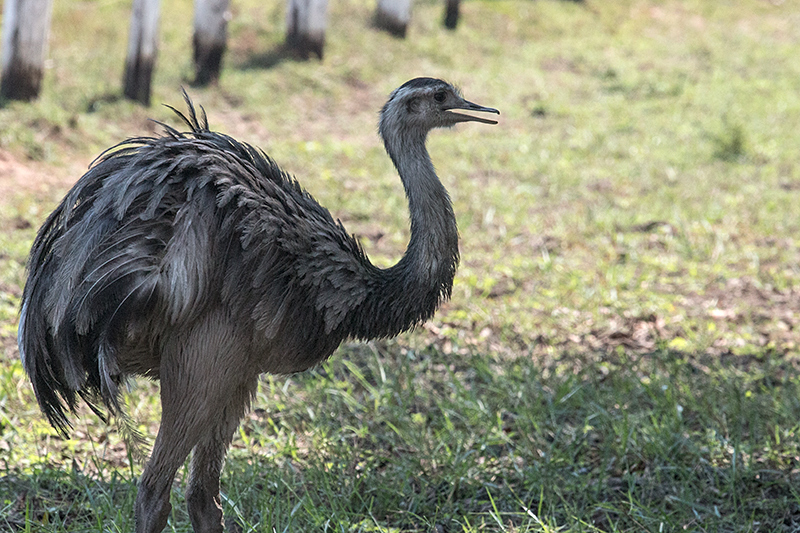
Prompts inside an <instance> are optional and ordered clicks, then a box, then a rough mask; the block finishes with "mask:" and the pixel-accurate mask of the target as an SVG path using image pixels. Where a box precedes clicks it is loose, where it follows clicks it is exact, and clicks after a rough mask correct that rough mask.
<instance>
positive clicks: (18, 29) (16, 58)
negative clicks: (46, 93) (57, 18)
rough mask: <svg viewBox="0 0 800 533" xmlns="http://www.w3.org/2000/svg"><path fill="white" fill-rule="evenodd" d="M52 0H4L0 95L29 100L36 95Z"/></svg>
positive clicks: (48, 29) (42, 66)
mask: <svg viewBox="0 0 800 533" xmlns="http://www.w3.org/2000/svg"><path fill="white" fill-rule="evenodd" d="M51 12H52V0H5V4H4V5H3V40H2V45H3V57H2V75H1V79H0V96H2V97H3V98H8V99H11V100H33V99H34V98H36V97H38V96H39V90H40V89H41V86H42V77H43V74H44V58H45V55H46V54H47V36H48V34H49V32H50V14H51Z"/></svg>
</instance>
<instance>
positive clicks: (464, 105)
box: [446, 100, 500, 124]
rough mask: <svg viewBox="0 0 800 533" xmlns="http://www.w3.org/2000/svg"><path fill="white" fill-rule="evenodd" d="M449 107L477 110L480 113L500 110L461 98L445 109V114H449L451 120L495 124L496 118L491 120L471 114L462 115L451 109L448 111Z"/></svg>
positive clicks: (497, 112)
mask: <svg viewBox="0 0 800 533" xmlns="http://www.w3.org/2000/svg"><path fill="white" fill-rule="evenodd" d="M450 109H464V110H466V111H478V112H480V113H495V114H497V115H499V114H500V111H498V110H497V109H494V108H492V107H483V106H482V105H478V104H473V103H472V102H468V101H466V100H461V101H460V102H459V103H457V104H455V105H454V106H452V107H449V108H448V109H447V110H446V113H447V116H449V117H450V118H451V119H452V120H453V122H480V123H482V124H497V121H496V120H491V119H488V118H483V117H474V116H472V115H463V114H461V113H453V112H452V111H449V110H450Z"/></svg>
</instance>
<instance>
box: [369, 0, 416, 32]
mask: <svg viewBox="0 0 800 533" xmlns="http://www.w3.org/2000/svg"><path fill="white" fill-rule="evenodd" d="M410 20H411V0H378V8H377V10H376V11H375V25H376V26H378V27H379V28H380V29H382V30H386V31H388V32H389V33H391V34H392V35H396V36H398V37H405V36H406V30H407V29H408V23H409V21H410Z"/></svg>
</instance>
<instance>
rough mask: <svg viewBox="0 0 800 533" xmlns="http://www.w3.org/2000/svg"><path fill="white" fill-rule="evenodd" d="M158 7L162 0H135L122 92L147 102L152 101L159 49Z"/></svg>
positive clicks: (144, 102) (148, 103)
mask: <svg viewBox="0 0 800 533" xmlns="http://www.w3.org/2000/svg"><path fill="white" fill-rule="evenodd" d="M159 7H160V6H159V0H133V13H132V14H131V28H130V34H129V35H128V57H127V58H126V59H125V75H124V81H123V93H124V94H125V96H126V97H128V98H130V99H131V100H136V101H137V102H141V103H142V104H144V105H150V82H151V80H152V77H153V69H154V67H155V64H156V54H157V52H158V15H159Z"/></svg>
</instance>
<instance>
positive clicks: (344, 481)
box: [0, 343, 800, 532]
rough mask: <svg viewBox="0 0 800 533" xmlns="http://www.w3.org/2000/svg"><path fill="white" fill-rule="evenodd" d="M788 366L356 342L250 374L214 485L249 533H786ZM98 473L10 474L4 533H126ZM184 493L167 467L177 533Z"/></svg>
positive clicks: (123, 511) (796, 399) (123, 500)
mask: <svg viewBox="0 0 800 533" xmlns="http://www.w3.org/2000/svg"><path fill="white" fill-rule="evenodd" d="M732 357H733V356H732ZM788 369H790V366H787V362H786V361H784V360H783V359H782V357H781V355H780V354H778V353H775V352H768V351H767V352H764V353H763V354H757V355H754V356H749V357H746V358H742V359H740V360H736V361H733V360H726V359H719V358H707V357H698V356H696V355H693V354H687V353H681V352H675V351H671V350H668V349H659V350H656V351H653V352H649V353H633V352H630V351H625V350H621V349H620V350H615V351H610V352H602V353H601V352H598V353H589V354H581V355H579V356H577V355H576V356H573V355H571V354H562V355H560V356H557V357H554V358H553V360H552V362H551V364H548V365H547V366H546V367H544V366H543V365H541V364H538V363H537V362H536V361H533V360H531V359H529V358H524V357H518V358H515V359H511V360H509V359H502V358H497V357H492V356H487V355H486V354H482V353H461V354H459V355H455V354H444V353H442V352H441V351H439V350H436V349H433V348H429V349H425V350H420V351H414V350H409V349H405V348H402V347H400V346H398V345H397V344H394V343H373V344H368V345H352V346H349V347H346V348H345V349H344V350H343V353H340V356H339V357H337V358H336V359H335V360H332V361H330V362H328V363H326V364H324V365H322V366H321V367H319V368H317V369H315V370H313V371H310V372H307V373H304V374H298V375H294V376H291V377H289V378H275V377H269V376H267V377H265V379H264V380H263V381H262V384H261V387H260V390H259V393H258V396H257V398H256V401H255V403H254V411H253V413H252V414H251V415H250V416H249V417H248V418H246V419H245V420H244V422H243V424H242V428H241V431H240V436H239V438H238V439H237V440H236V441H235V442H234V447H233V448H234V449H233V450H232V452H231V454H230V457H229V461H228V463H227V465H226V468H225V472H224V475H223V479H222V485H223V488H222V490H223V493H224V498H223V500H224V504H225V512H226V516H227V517H228V520H233V521H234V523H236V524H238V525H239V526H238V527H241V528H242V529H243V530H245V531H247V530H250V529H251V528H255V529H254V530H257V531H272V530H273V528H275V529H276V530H277V531H321V530H325V529H327V530H329V531H330V530H336V531H340V530H341V531H375V530H381V531H386V530H387V529H388V530H392V531H394V530H401V531H426V532H427V531H445V532H447V531H515V532H528V531H530V532H533V531H542V530H544V529H546V528H547V527H550V528H557V527H565V528H567V529H569V528H572V529H571V530H586V528H587V524H591V528H590V529H591V530H593V531H598V530H599V531H643V530H650V531H658V530H659V529H660V528H661V530H665V531H674V530H680V529H682V528H688V529H697V528H700V529H704V530H709V531H712V530H720V531H743V530H749V529H752V527H751V526H752V525H753V524H754V523H758V524H759V529H760V530H770V531H781V530H794V529H793V528H795V529H796V528H797V527H798V526H800V489H798V487H800V459H798V458H799V457H800V443H799V442H798V441H799V440H800V439H798V438H797V436H798V433H800V425H799V424H798V420H800V380H798V378H797V375H796V373H794V372H789V371H787V370H788ZM115 476H116V477H115ZM182 477H183V478H184V479H182ZM98 479H99V478H98ZM98 479H95V478H92V477H90V476H83V475H76V474H73V473H70V472H66V471H60V470H47V469H44V470H42V471H39V472H37V473H34V474H32V475H31V476H22V475H20V474H19V473H15V472H13V471H11V472H8V473H7V475H6V476H5V477H4V478H3V479H0V494H7V495H8V496H6V497H5V503H3V505H4V506H5V508H6V509H8V511H6V513H5V515H8V516H11V517H13V519H12V520H10V519H6V523H5V524H4V523H2V522H0V529H3V527H7V524H11V525H12V526H13V527H16V528H17V529H15V530H18V529H20V528H19V524H21V523H22V524H24V523H25V522H21V521H20V520H21V517H25V516H30V517H36V518H37V519H41V518H43V517H45V516H47V517H48V519H49V520H50V521H51V523H58V524H63V525H64V530H66V531H75V530H79V529H80V528H81V527H83V526H87V527H88V524H89V521H91V520H93V521H94V523H95V524H102V523H103V522H106V523H108V522H109V521H111V522H113V523H114V524H115V529H120V530H125V528H124V527H120V524H130V523H131V522H130V521H131V520H132V518H131V515H132V501H133V498H134V494H135V490H134V487H133V484H132V483H131V481H130V479H125V478H123V477H119V476H117V475H116V474H113V473H112V474H110V475H107V476H105V478H104V479H99V480H98ZM184 488H185V474H179V476H178V481H177V482H176V485H175V487H174V490H173V505H174V508H175V510H174V511H173V518H172V520H173V524H174V525H176V527H178V529H180V528H183V527H185V525H188V518H187V517H186V515H185V511H184V510H183V503H182V500H181V498H182V491H183V489H184ZM97 502H100V504H99V505H100V506H99V507H98V508H99V509H101V511H100V512H98V513H95V514H93V515H91V517H90V516H89V515H88V514H87V513H88V511H87V510H88V509H90V508H92V509H93V508H95V506H97V505H98V503H97ZM25 513H27V515H26V514H25ZM48 513H49V514H48ZM2 515H4V514H3V513H0V516H2ZM125 520H127V521H128V522H123V521H125ZM54 521H55V522H54ZM72 524H83V526H80V527H79V526H77V525H76V526H73V525H72ZM238 527H237V528H235V529H238ZM392 528H394V529H392ZM592 528H594V529H592ZM35 530H36V529H34V531H35Z"/></svg>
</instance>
